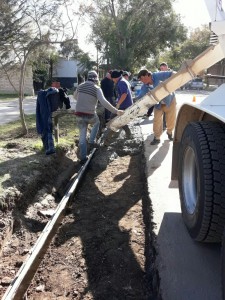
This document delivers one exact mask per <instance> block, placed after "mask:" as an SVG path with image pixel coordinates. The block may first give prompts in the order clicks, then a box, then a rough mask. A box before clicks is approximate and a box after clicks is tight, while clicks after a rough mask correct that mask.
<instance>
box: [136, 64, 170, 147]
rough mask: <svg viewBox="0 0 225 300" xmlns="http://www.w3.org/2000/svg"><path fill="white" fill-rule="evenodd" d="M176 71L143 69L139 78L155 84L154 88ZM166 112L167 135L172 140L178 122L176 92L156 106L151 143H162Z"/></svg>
mask: <svg viewBox="0 0 225 300" xmlns="http://www.w3.org/2000/svg"><path fill="white" fill-rule="evenodd" d="M174 73H175V72H174V71H165V72H153V73H151V72H149V71H148V70H147V69H143V70H141V71H140V72H139V73H138V78H139V79H140V80H141V81H142V82H143V83H146V82H149V83H150V84H152V85H153V88H155V87H156V86H158V85H159V84H160V82H161V81H164V80H166V79H168V78H169V77H170V76H172V75H173V74H174ZM164 112H165V114H166V124H167V135H168V138H169V140H170V141H172V140H173V133H172V132H173V129H174V127H175V122H176V98H175V93H171V94H169V95H168V96H166V97H165V98H164V99H162V100H161V101H160V103H159V104H156V105H155V106H154V120H153V132H154V139H153V141H152V142H151V145H157V144H159V143H160V137H161V135H162V132H163V122H162V118H163V113H164Z"/></svg>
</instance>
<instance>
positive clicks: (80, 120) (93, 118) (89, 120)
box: [76, 114, 100, 160]
mask: <svg viewBox="0 0 225 300" xmlns="http://www.w3.org/2000/svg"><path fill="white" fill-rule="evenodd" d="M76 119H77V126H78V128H79V133H80V137H79V149H80V159H81V160H84V159H86V157H87V129H88V125H89V124H90V125H92V126H93V127H92V129H91V132H90V137H89V141H88V142H89V143H90V144H93V143H94V142H95V139H96V136H97V134H98V130H99V125H100V120H99V117H98V115H97V114H94V115H90V116H88V115H85V116H76Z"/></svg>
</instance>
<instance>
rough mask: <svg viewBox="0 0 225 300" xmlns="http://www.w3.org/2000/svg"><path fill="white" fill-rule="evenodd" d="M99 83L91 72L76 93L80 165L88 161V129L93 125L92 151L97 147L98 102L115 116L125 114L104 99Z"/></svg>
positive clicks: (96, 76) (94, 73)
mask: <svg viewBox="0 0 225 300" xmlns="http://www.w3.org/2000/svg"><path fill="white" fill-rule="evenodd" d="M98 82H99V79H98V74H97V73H96V72H95V71H89V72H88V76H87V81H85V82H83V83H81V84H80V85H79V86H78V87H77V89H76V91H75V93H74V98H75V99H76V100H77V103H76V112H75V115H76V118H77V125H78V128H79V133H80V136H79V149H80V163H81V164H84V163H85V162H86V160H87V142H86V140H87V128H88V125H89V124H90V125H92V129H91V133H90V137H89V147H90V149H92V148H94V147H95V146H96V144H95V139H96V136H97V133H98V130H99V125H100V120H99V117H98V115H97V112H96V107H97V102H98V100H99V101H100V103H101V104H102V105H103V106H104V107H105V108H106V109H108V110H109V111H111V112H112V113H113V114H116V115H118V116H120V115H122V114H123V111H122V110H118V109H117V108H115V107H113V106H112V105H111V104H110V103H109V102H108V101H107V100H106V99H105V97H104V95H103V92H102V89H101V88H100V87H99V86H98V85H97V83H98Z"/></svg>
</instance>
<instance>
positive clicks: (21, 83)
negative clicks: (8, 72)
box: [19, 53, 28, 135]
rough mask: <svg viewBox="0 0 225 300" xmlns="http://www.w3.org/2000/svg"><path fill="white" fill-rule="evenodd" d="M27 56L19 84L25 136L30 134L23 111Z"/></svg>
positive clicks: (21, 116) (21, 118)
mask: <svg viewBox="0 0 225 300" xmlns="http://www.w3.org/2000/svg"><path fill="white" fill-rule="evenodd" d="M27 57H28V53H27V55H24V61H23V63H22V66H21V72H20V83H19V109H20V120H21V124H22V133H23V134H24V135H26V134H28V128H27V125H26V120H25V115H24V109H23V100H24V78H25V70H26V62H27Z"/></svg>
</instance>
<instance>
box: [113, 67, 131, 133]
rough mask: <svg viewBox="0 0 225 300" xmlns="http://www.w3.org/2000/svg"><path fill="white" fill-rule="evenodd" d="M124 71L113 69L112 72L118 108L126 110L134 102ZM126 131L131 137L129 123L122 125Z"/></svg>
mask: <svg viewBox="0 0 225 300" xmlns="http://www.w3.org/2000/svg"><path fill="white" fill-rule="evenodd" d="M122 74H123V71H118V70H113V71H112V73H111V78H112V80H113V82H114V83H115V85H116V91H117V99H116V108H117V109H121V110H125V109H126V108H128V107H129V106H131V105H132V104H133V99H132V95H131V88H130V84H129V82H128V81H127V80H126V79H125V78H123V76H122ZM122 128H123V130H124V131H125V132H126V136H127V138H130V137H131V132H130V129H129V126H128V125H125V126H123V127H122Z"/></svg>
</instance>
